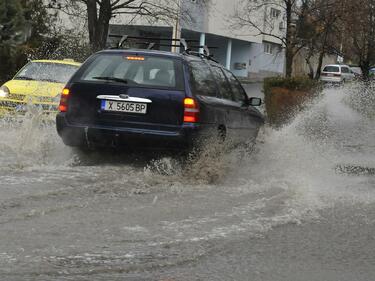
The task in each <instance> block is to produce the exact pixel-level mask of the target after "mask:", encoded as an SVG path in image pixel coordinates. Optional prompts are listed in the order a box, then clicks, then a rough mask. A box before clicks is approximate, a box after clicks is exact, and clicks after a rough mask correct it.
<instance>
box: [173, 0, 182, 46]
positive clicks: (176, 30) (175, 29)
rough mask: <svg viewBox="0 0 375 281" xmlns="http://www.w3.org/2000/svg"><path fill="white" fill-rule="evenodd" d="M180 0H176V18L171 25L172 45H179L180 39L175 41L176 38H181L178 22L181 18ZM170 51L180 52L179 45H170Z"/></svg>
mask: <svg viewBox="0 0 375 281" xmlns="http://www.w3.org/2000/svg"><path fill="white" fill-rule="evenodd" d="M181 1H182V0H178V1H177V13H176V15H177V16H176V20H175V24H174V26H173V32H172V45H179V43H180V41H176V40H180V39H181V23H180V20H181V9H182V7H181ZM171 51H172V52H174V53H179V52H180V47H177V46H172V48H171Z"/></svg>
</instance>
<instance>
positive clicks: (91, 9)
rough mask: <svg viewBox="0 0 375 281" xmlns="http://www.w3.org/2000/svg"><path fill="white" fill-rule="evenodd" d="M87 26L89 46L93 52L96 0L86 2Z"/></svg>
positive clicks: (96, 17)
mask: <svg viewBox="0 0 375 281" xmlns="http://www.w3.org/2000/svg"><path fill="white" fill-rule="evenodd" d="M86 5H87V24H88V30H89V40H90V45H91V48H92V49H93V51H94V50H95V44H94V42H95V41H96V40H95V34H96V27H97V21H98V16H97V13H98V11H97V7H96V0H87V4H86Z"/></svg>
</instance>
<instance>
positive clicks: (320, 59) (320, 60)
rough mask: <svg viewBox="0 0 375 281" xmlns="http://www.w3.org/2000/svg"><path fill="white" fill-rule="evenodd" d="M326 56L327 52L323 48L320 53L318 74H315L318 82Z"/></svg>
mask: <svg viewBox="0 0 375 281" xmlns="http://www.w3.org/2000/svg"><path fill="white" fill-rule="evenodd" d="M325 54H326V52H325V50H324V48H323V49H322V50H321V51H320V54H319V60H318V66H317V67H316V74H315V79H316V80H319V78H320V72H321V69H322V66H323V59H324V56H325Z"/></svg>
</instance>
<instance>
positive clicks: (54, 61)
mask: <svg viewBox="0 0 375 281" xmlns="http://www.w3.org/2000/svg"><path fill="white" fill-rule="evenodd" d="M31 62H40V63H57V64H67V65H73V66H80V65H81V63H80V62H76V61H74V60H70V59H65V60H32V61H31Z"/></svg>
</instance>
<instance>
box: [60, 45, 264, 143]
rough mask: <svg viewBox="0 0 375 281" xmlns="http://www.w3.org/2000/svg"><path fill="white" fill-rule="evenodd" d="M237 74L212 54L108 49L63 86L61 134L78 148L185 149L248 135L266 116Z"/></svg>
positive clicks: (252, 136)
mask: <svg viewBox="0 0 375 281" xmlns="http://www.w3.org/2000/svg"><path fill="white" fill-rule="evenodd" d="M260 104H261V100H260V99H259V98H248V97H247V95H246V92H245V90H244V89H243V87H242V86H241V84H240V82H239V81H238V80H237V79H236V77H235V76H234V75H233V74H232V73H231V72H230V71H228V70H227V69H225V68H224V67H223V66H222V65H220V64H218V63H216V62H214V61H213V60H211V59H210V57H209V56H203V55H198V54H192V53H189V52H184V53H182V54H177V53H172V52H163V51H156V50H139V49H138V50H136V49H126V50H124V49H116V50H105V51H101V52H98V53H96V54H94V55H93V56H91V57H90V58H89V59H88V60H87V61H86V62H85V63H84V64H83V65H82V67H81V68H80V69H79V70H78V71H77V73H76V74H75V75H73V77H72V78H71V80H70V81H69V82H68V84H67V86H66V87H65V89H64V90H63V94H62V96H61V102H60V107H59V108H60V113H59V114H58V115H57V118H56V126H57V131H58V134H59V135H60V136H61V138H62V139H63V141H64V143H65V144H66V145H69V146H77V147H81V148H87V147H90V148H96V147H125V148H129V147H131V148H148V149H173V148H174V149H183V148H189V147H191V146H192V145H194V144H195V143H196V140H197V139H199V140H201V139H205V137H210V136H213V137H216V138H219V137H220V138H222V139H231V140H233V142H234V143H246V142H248V141H253V140H254V139H255V137H256V136H257V134H258V130H259V128H260V126H261V125H262V124H263V123H264V118H263V115H262V114H261V113H260V112H259V111H258V110H257V109H256V108H254V106H259V105H260Z"/></svg>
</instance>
